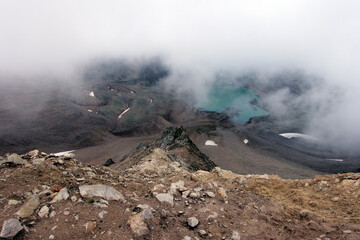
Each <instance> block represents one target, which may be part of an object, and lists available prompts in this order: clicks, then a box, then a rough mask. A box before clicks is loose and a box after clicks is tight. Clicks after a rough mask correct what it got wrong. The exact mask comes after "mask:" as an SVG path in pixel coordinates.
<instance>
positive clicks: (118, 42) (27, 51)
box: [0, 0, 360, 143]
mask: <svg viewBox="0 0 360 240" xmlns="http://www.w3.org/2000/svg"><path fill="white" fill-rule="evenodd" d="M359 10H360V1H358V0H342V1H340V0H339V1H334V0H316V1H314V0H311V1H310V0H299V1H297V0H291V1H290V0H252V1H250V0H249V1H240V0H235V1H231V0H226V1H220V0H218V1H213V0H203V1H200V0H198V1H196V0H191V1H190V0H180V1H176V0H172V1H170V0H164V1H159V0H151V1H146V0H144V1H139V0H129V1H106V0H99V1H91V0H86V1H85V0H84V1H80V0H77V1H74V0H71V1H66V0H62V1H55V0H42V1H37V0H32V1H18V0H3V1H0V34H1V37H0V76H1V77H0V83H1V82H3V83H4V81H7V80H8V79H10V77H9V76H16V77H21V79H22V80H23V81H26V80H27V79H32V78H33V77H38V76H53V77H56V78H60V79H62V78H63V79H66V78H67V79H69V78H72V77H74V72H76V70H77V69H78V68H79V66H82V65H83V64H85V63H86V62H87V61H89V60H92V59H93V58H96V57H120V58H123V57H125V58H126V57H131V58H138V57H151V56H162V57H164V59H166V61H167V63H168V64H169V65H170V66H171V68H172V69H173V72H174V73H175V74H180V75H181V74H184V75H182V76H186V79H183V80H184V83H185V84H188V85H189V84H190V83H192V84H196V86H199V87H201V85H202V84H203V83H205V82H206V81H209V79H210V78H211V77H212V74H213V73H216V72H217V71H219V70H227V71H230V72H233V73H234V74H237V73H241V72H242V71H247V70H249V69H252V70H258V71H262V72H272V71H279V70H281V69H291V68H296V69H303V70H304V71H306V72H307V73H309V74H315V75H317V76H319V77H321V78H324V79H325V80H326V81H327V82H329V83H332V84H338V85H341V86H342V88H343V89H344V91H345V93H346V94H345V96H346V97H345V99H346V101H344V103H343V104H344V105H341V106H336V107H337V108H338V109H337V110H336V111H340V114H339V112H336V111H334V113H333V115H334V116H332V117H331V118H327V119H323V120H320V122H322V121H323V122H324V123H327V125H329V126H331V127H338V124H339V120H342V121H343V122H342V123H343V124H344V123H345V124H344V126H342V127H343V128H344V129H345V130H344V131H346V132H348V134H351V135H354V137H355V138H356V140H357V141H359V143H360V130H356V131H355V133H354V132H353V128H354V127H357V126H358V123H359V122H360V114H359V113H356V110H358V109H359V107H358V106H359V104H360V96H359V95H360V79H359V77H360V66H359V64H360V63H359V57H360V45H359V44H360V31H359V29H360V14H359ZM187 79H188V80H189V81H186V80H187ZM169 81H171V78H170V80H169ZM354 108H355V109H354ZM339 115H340V117H339ZM343 116H345V122H344V119H341V118H342V117H343ZM348 128H349V129H348ZM351 132H352V133H351Z"/></svg>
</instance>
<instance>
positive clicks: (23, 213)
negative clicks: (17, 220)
mask: <svg viewBox="0 0 360 240" xmlns="http://www.w3.org/2000/svg"><path fill="white" fill-rule="evenodd" d="M39 205H40V201H39V197H38V196H37V195H32V196H30V198H29V199H28V200H27V201H26V202H25V203H24V205H22V207H21V208H20V210H19V211H17V213H16V214H17V215H18V216H19V217H21V218H26V217H29V216H31V215H32V214H33V213H34V211H35V210H36V209H37V208H38V207H39Z"/></svg>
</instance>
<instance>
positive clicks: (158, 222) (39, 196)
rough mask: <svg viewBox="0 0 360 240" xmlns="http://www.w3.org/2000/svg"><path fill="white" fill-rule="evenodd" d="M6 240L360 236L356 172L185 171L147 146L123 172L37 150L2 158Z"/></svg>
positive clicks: (359, 177)
mask: <svg viewBox="0 0 360 240" xmlns="http://www.w3.org/2000/svg"><path fill="white" fill-rule="evenodd" d="M0 166H1V167H0V172H1V175H0V176H1V177H0V189H1V191H0V207H1V209H2V212H1V215H0V222H1V224H2V231H1V233H0V237H1V238H5V239H11V238H14V239H164V240H165V239H184V240H189V239H229V240H230V239H232V240H235V239H324V240H325V239H359V238H360V225H359V223H360V219H359V217H358V216H359V213H360V206H358V204H357V202H358V199H359V196H360V191H359V190H360V175H359V174H352V173H348V174H337V175H324V176H317V177H315V178H313V179H307V180H284V179H281V178H279V177H277V176H269V175H238V174H234V173H232V172H230V171H226V170H222V169H220V168H218V167H215V168H214V169H213V170H211V171H204V170H198V171H191V170H189V168H188V167H187V166H186V163H183V162H178V161H174V159H173V158H172V157H170V155H169V153H168V151H167V150H165V149H164V148H160V147H158V148H153V149H151V151H149V152H148V153H147V154H144V156H142V157H141V158H139V160H138V161H137V162H136V164H133V165H131V166H129V168H127V169H126V171H124V172H122V171H116V170H113V169H110V168H108V167H104V166H93V165H83V164H82V163H80V162H79V161H77V160H76V159H75V156H74V155H73V154H66V155H64V156H61V157H57V156H55V155H53V154H46V153H42V152H39V151H38V150H34V151H31V152H29V153H27V154H24V155H17V154H11V155H10V154H7V155H5V156H3V157H1V158H0Z"/></svg>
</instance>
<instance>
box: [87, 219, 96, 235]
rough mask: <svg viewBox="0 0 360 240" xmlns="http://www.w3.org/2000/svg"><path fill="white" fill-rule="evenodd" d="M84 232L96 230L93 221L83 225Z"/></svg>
mask: <svg viewBox="0 0 360 240" xmlns="http://www.w3.org/2000/svg"><path fill="white" fill-rule="evenodd" d="M84 226H85V231H86V233H92V232H94V230H95V228H96V222H95V221H89V222H87V223H85V225H84Z"/></svg>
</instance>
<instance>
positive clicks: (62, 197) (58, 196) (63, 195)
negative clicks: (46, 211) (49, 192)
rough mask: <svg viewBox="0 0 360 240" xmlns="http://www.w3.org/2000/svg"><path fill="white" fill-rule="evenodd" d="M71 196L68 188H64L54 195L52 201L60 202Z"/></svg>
mask: <svg viewBox="0 0 360 240" xmlns="http://www.w3.org/2000/svg"><path fill="white" fill-rule="evenodd" d="M68 198H69V192H68V190H67V188H66V187H65V188H62V189H61V190H60V191H59V192H58V193H57V194H56V196H55V197H54V199H53V200H51V202H50V203H55V202H59V201H61V200H66V199H68Z"/></svg>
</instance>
